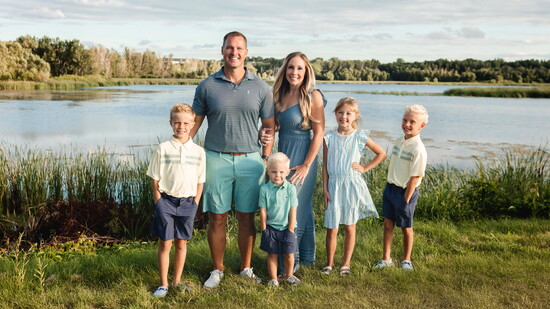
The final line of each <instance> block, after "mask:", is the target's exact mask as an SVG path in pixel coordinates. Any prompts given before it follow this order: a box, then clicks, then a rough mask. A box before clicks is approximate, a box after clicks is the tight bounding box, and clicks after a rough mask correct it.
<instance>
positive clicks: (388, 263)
mask: <svg viewBox="0 0 550 309" xmlns="http://www.w3.org/2000/svg"><path fill="white" fill-rule="evenodd" d="M390 266H393V261H392V259H390V260H389V261H384V260H380V261H378V262H377V263H376V265H374V269H382V268H386V267H390Z"/></svg>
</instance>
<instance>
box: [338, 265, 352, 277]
mask: <svg viewBox="0 0 550 309" xmlns="http://www.w3.org/2000/svg"><path fill="white" fill-rule="evenodd" d="M349 274H351V268H349V267H348V266H342V267H340V276H348V275H349Z"/></svg>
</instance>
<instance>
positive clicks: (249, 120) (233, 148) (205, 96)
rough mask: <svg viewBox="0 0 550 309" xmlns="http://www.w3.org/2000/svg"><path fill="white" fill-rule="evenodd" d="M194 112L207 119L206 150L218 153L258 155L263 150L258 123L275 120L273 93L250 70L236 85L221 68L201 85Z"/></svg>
mask: <svg viewBox="0 0 550 309" xmlns="http://www.w3.org/2000/svg"><path fill="white" fill-rule="evenodd" d="M245 69H246V68H245ZM193 109H194V110H195V113H197V115H199V116H206V118H207V120H208V129H207V130H206V137H205V143H204V148H206V149H208V150H213V151H217V152H257V151H260V149H261V147H260V144H259V143H258V120H259V119H260V118H261V119H269V118H273V117H274V107H273V93H272V92H271V89H270V88H269V86H268V85H267V84H266V83H265V82H264V81H263V80H262V79H261V78H259V77H257V76H256V75H254V74H252V73H250V72H249V71H248V70H246V74H245V78H244V80H243V81H242V82H241V83H240V84H238V85H235V84H234V83H232V82H231V81H230V80H229V79H227V78H226V77H225V75H224V73H223V67H222V68H221V69H220V70H219V71H218V72H217V73H214V74H212V75H210V76H209V77H208V78H206V79H205V80H203V81H202V82H201V83H200V84H199V86H198V87H197V89H196V90H195V98H194V99H193Z"/></svg>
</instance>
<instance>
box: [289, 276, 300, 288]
mask: <svg viewBox="0 0 550 309" xmlns="http://www.w3.org/2000/svg"><path fill="white" fill-rule="evenodd" d="M285 282H286V283H288V284H290V285H293V286H295V285H298V284H300V282H302V281H301V280H300V279H298V278H297V277H296V276H294V275H292V276H290V277H288V278H286V279H285Z"/></svg>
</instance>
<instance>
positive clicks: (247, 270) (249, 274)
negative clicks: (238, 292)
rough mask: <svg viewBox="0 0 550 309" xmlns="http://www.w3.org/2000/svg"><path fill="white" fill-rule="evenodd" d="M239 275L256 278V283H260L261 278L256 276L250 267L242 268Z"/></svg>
mask: <svg viewBox="0 0 550 309" xmlns="http://www.w3.org/2000/svg"><path fill="white" fill-rule="evenodd" d="M241 276H243V277H245V278H248V279H253V280H256V283H258V284H260V283H262V279H260V278H258V277H257V276H256V275H255V274H254V272H253V271H252V267H250V268H245V269H243V271H241Z"/></svg>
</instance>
